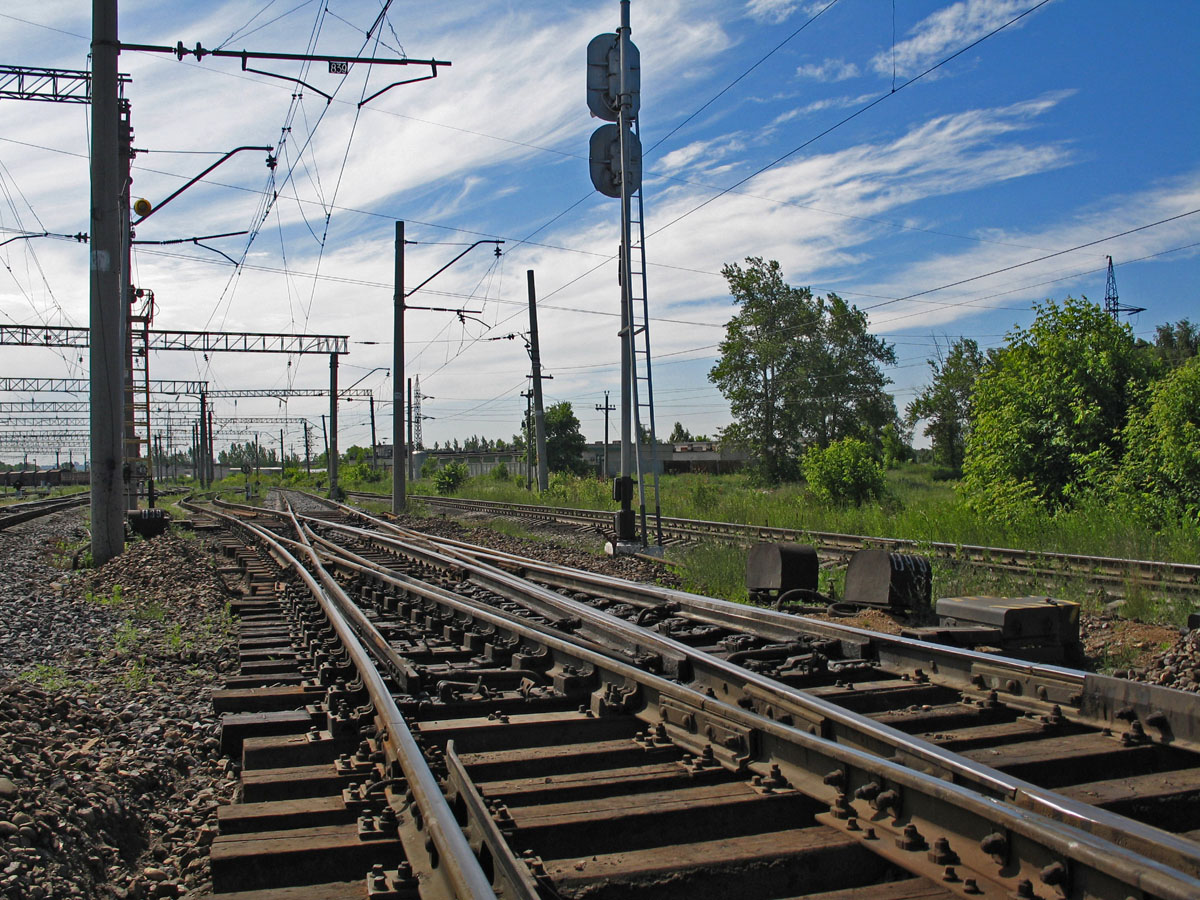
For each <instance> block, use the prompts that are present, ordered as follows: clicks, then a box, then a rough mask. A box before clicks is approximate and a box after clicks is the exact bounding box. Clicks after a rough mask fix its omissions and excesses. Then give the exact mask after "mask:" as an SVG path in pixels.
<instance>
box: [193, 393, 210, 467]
mask: <svg viewBox="0 0 1200 900" xmlns="http://www.w3.org/2000/svg"><path fill="white" fill-rule="evenodd" d="M207 451H208V397H207V396H206V395H205V394H204V392H201V393H200V453H201V454H204V453H206V452H207ZM196 463H197V477H198V478H199V479H200V487H202V488H207V487H208V464H207V463H203V462H201V457H197V459H196Z"/></svg>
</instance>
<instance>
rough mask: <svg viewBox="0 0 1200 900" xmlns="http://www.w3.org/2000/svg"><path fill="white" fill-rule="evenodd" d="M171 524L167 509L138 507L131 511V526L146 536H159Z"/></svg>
mask: <svg viewBox="0 0 1200 900" xmlns="http://www.w3.org/2000/svg"><path fill="white" fill-rule="evenodd" d="M170 524H171V519H170V518H169V517H168V516H167V511H166V510H165V509H137V510H133V511H131V512H130V513H129V527H130V528H132V529H133V530H134V531H135V532H137V533H138V534H140V535H141V536H142V537H144V538H152V537H158V536H159V535H160V534H162V533H163V532H164V531H166V530H167V528H168V527H169V526H170Z"/></svg>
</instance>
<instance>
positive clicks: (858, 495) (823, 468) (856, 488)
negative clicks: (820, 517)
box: [804, 437, 884, 506]
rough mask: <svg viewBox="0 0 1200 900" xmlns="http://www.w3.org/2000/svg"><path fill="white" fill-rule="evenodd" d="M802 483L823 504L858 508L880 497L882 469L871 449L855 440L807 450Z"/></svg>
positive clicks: (881, 491) (850, 438)
mask: <svg viewBox="0 0 1200 900" xmlns="http://www.w3.org/2000/svg"><path fill="white" fill-rule="evenodd" d="M804 480H805V481H807V482H808V489H809V490H810V491H811V492H812V493H813V494H814V495H816V497H817V498H818V499H819V500H823V501H824V502H826V503H835V504H839V505H846V504H853V505H854V506H861V505H862V504H863V503H865V502H866V501H868V500H872V499H877V498H879V497H882V496H883V494H884V480H883V466H882V465H880V463H879V461H878V460H877V459H876V458H875V453H874V451H873V450H872V448H871V447H870V446H869V445H868V444H867V443H866V442H865V441H861V440H859V439H858V438H852V437H846V438H841V439H840V440H836V441H833V442H832V443H830V445H829V446H828V447H818V446H815V445H814V446H811V447H809V448H808V450H807V451H806V452H805V454H804Z"/></svg>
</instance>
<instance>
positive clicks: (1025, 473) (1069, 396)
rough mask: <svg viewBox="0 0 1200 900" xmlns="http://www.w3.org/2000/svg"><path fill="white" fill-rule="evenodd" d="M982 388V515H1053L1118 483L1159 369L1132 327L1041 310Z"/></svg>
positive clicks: (977, 456) (970, 456) (1079, 310)
mask: <svg viewBox="0 0 1200 900" xmlns="http://www.w3.org/2000/svg"><path fill="white" fill-rule="evenodd" d="M1036 309H1037V317H1036V319H1035V320H1034V323H1033V325H1031V326H1030V327H1029V329H1028V330H1024V329H1020V328H1018V329H1016V330H1015V331H1013V332H1012V333H1010V334H1009V336H1008V343H1007V345H1006V346H1005V347H1003V348H1001V349H1000V350H997V351H995V352H993V353H992V354H991V356H990V358H989V360H988V362H987V364H986V365H985V366H984V369H983V372H982V374H980V376H979V378H978V380H977V381H976V382H975V393H974V395H973V397H972V400H971V405H972V421H971V433H970V436H969V437H968V438H967V446H966V459H965V461H964V463H963V480H962V489H963V492H964V496H965V497H966V499H967V501H968V503H970V504H971V507H972V508H973V509H974V510H976V511H977V512H979V513H980V514H981V515H983V516H985V517H987V518H992V519H998V520H1012V519H1015V518H1020V517H1022V516H1025V515H1026V514H1028V512H1029V511H1030V510H1031V509H1033V510H1037V509H1042V510H1045V511H1048V512H1051V513H1053V512H1054V511H1055V510H1057V509H1059V508H1064V507H1070V506H1071V505H1072V504H1073V503H1075V502H1076V500H1077V499H1079V498H1081V497H1082V496H1084V495H1086V494H1088V493H1089V492H1090V491H1092V490H1094V489H1095V487H1096V486H1097V485H1102V484H1104V483H1105V482H1107V481H1108V480H1110V479H1111V475H1112V469H1113V467H1114V466H1115V465H1116V463H1117V462H1118V461H1119V460H1120V458H1121V455H1122V450H1123V447H1122V443H1123V440H1124V438H1123V435H1122V430H1121V429H1122V426H1123V425H1124V424H1125V420H1126V414H1127V412H1128V410H1129V408H1130V405H1131V403H1132V402H1133V401H1134V399H1135V398H1136V397H1137V396H1138V394H1139V392H1140V390H1141V389H1142V388H1143V387H1144V385H1145V384H1146V383H1147V382H1148V381H1149V380H1150V376H1151V375H1152V374H1153V372H1152V368H1153V365H1152V361H1151V360H1150V358H1149V357H1148V356H1147V355H1146V354H1144V353H1143V352H1142V351H1141V350H1139V349H1138V347H1137V346H1136V344H1135V343H1134V340H1133V334H1132V332H1131V331H1130V329H1129V326H1128V325H1124V324H1120V323H1118V322H1117V321H1116V320H1114V319H1113V318H1112V317H1111V316H1109V315H1108V314H1106V313H1105V312H1104V311H1103V310H1102V309H1100V307H1098V306H1096V305H1095V304H1094V303H1089V302H1087V301H1086V300H1074V299H1071V298H1069V297H1068V298H1067V300H1066V301H1065V302H1064V303H1063V305H1062V306H1058V305H1057V304H1055V303H1050V302H1048V303H1045V304H1040V305H1038V306H1037V307H1036Z"/></svg>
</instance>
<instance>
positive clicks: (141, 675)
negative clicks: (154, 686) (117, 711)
mask: <svg viewBox="0 0 1200 900" xmlns="http://www.w3.org/2000/svg"><path fill="white" fill-rule="evenodd" d="M153 679H154V673H153V672H152V671H151V670H150V668H149V667H148V666H147V665H146V657H144V656H139V657H138V658H137V659H135V660H134V661H133V663H132V664H131V665H130V666H129V669H128V670H127V671H126V672H125V674H124V675H122V676H121V684H122V685H124V686H125V689H126V690H129V691H144V690H145V689H146V688H148V687H150V682H151V681H153Z"/></svg>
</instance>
